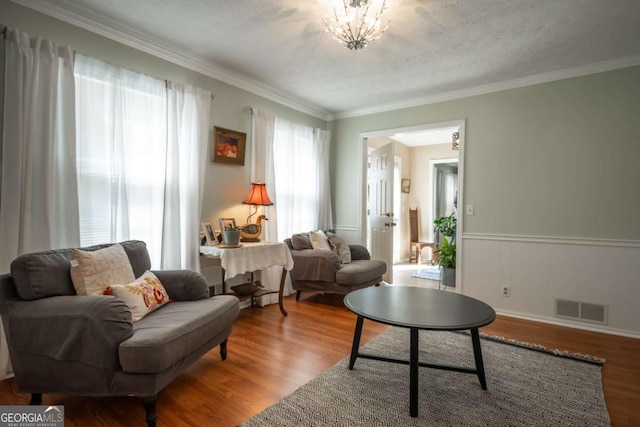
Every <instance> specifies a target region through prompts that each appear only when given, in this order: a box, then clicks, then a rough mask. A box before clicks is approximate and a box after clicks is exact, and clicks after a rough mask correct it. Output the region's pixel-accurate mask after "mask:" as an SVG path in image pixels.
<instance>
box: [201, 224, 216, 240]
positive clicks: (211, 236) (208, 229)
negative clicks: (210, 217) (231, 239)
mask: <svg viewBox="0 0 640 427" xmlns="http://www.w3.org/2000/svg"><path fill="white" fill-rule="evenodd" d="M200 225H201V226H202V231H203V232H204V237H205V239H206V243H207V246H215V245H217V244H218V239H216V233H215V231H214V229H213V227H212V226H211V223H210V222H202V223H200Z"/></svg>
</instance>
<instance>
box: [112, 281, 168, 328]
mask: <svg viewBox="0 0 640 427" xmlns="http://www.w3.org/2000/svg"><path fill="white" fill-rule="evenodd" d="M104 293H105V295H113V296H115V297H118V298H120V299H121V300H122V301H124V302H125V303H126V304H127V305H128V306H129V308H130V309H131V317H132V320H133V321H134V322H137V321H138V320H140V319H142V318H143V317H144V316H146V315H147V314H149V313H151V312H152V311H153V310H155V309H157V308H158V307H161V306H163V305H165V304H166V303H168V302H169V295H168V294H167V291H166V290H165V289H164V286H162V283H160V280H159V279H158V278H157V277H156V275H155V274H153V273H152V272H150V271H149V270H147V271H145V272H144V274H143V275H142V276H140V277H138V278H137V279H135V280H134V281H133V282H131V283H129V284H126V285H110V286H109V287H108V288H107V289H106V290H105V292H104Z"/></svg>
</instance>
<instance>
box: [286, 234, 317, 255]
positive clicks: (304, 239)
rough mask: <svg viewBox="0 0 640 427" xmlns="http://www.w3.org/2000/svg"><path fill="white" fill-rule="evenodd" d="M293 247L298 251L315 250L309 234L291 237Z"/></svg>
mask: <svg viewBox="0 0 640 427" xmlns="http://www.w3.org/2000/svg"><path fill="white" fill-rule="evenodd" d="M291 247H292V248H293V249H295V250H296V251H301V250H303V249H313V246H311V240H309V233H298V234H294V235H293V236H291Z"/></svg>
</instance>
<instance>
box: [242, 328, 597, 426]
mask: <svg viewBox="0 0 640 427" xmlns="http://www.w3.org/2000/svg"><path fill="white" fill-rule="evenodd" d="M365 327H366V325H365ZM419 335H420V361H421V362H430V363H440V364H448V365H455V366H466V367H471V368H474V367H475V365H474V359H473V349H472V346H471V339H470V337H469V335H468V334H464V333H456V332H433V331H420V334H419ZM481 343H482V344H481V345H482V354H483V358H484V363H485V374H486V377H487V387H488V389H487V390H486V391H483V390H482V389H481V388H480V384H479V382H478V377H477V376H476V375H471V374H464V373H460V372H451V371H443V370H435V369H429V368H419V375H420V378H419V413H418V417H417V418H412V417H410V416H409V367H408V366H407V365H399V364H395V363H387V362H379V361H375V360H367V359H358V360H357V361H356V363H355V367H354V370H352V371H350V370H349V369H348V362H349V360H348V357H347V358H345V359H343V360H342V361H340V362H339V363H338V364H336V365H335V366H333V367H332V368H330V369H329V370H327V371H326V372H324V373H322V374H321V375H320V376H318V377H316V378H315V379H313V380H311V381H310V382H309V383H307V384H306V385H304V386H302V387H300V388H299V389H298V390H296V391H295V392H293V393H292V394H290V395H289V396H287V397H286V398H284V399H283V400H281V401H280V402H278V403H276V404H275V405H273V406H271V407H269V408H267V409H265V410H264V411H263V412H261V413H260V414H258V415H256V416H255V417H253V418H251V419H249V420H247V421H245V422H244V423H243V424H241V426H243V427H256V426H257V427H267V426H269V427H272V426H482V427H484V426H563V427H566V426H590V427H595V426H610V420H609V414H608V412H607V408H606V405H605V401H604V396H603V392H602V365H601V363H602V362H603V361H602V360H599V359H597V358H591V357H588V356H582V357H583V359H586V361H583V360H577V359H574V358H573V357H572V356H571V355H568V354H566V353H563V352H560V353H559V354H557V355H554V354H552V353H549V352H547V351H545V350H544V349H543V348H542V347H540V346H530V347H532V348H531V349H529V348H524V347H522V346H519V345H508V344H509V343H507V342H500V341H496V340H491V339H487V338H486V337H483V338H482V340H481ZM511 344H514V343H511ZM363 350H366V352H367V353H371V354H376V355H384V356H387V357H394V358H402V359H406V360H408V359H409V330H408V329H402V328H393V327H391V328H389V329H388V330H387V331H385V332H384V333H382V334H381V335H380V336H378V337H377V338H375V339H374V340H372V341H371V342H370V343H369V344H367V345H366V346H365V347H364V349H363Z"/></svg>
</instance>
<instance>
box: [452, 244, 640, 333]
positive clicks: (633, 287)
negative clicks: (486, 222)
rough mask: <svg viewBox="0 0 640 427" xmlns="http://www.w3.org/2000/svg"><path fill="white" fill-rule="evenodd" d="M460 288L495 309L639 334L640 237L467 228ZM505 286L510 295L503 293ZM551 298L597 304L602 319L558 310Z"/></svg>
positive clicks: (563, 322)
mask: <svg viewBox="0 0 640 427" xmlns="http://www.w3.org/2000/svg"><path fill="white" fill-rule="evenodd" d="M462 238H463V242H462V243H463V244H462V252H461V255H462V265H461V267H462V271H461V272H462V275H461V277H460V278H459V280H458V286H459V289H458V291H459V292H462V293H463V294H465V295H468V296H471V297H473V298H478V299H480V300H482V301H484V302H486V303H487V304H489V305H491V306H492V307H494V309H495V310H496V311H497V312H500V313H504V314H507V315H509V314H511V315H515V316H519V317H525V318H530V319H537V320H542V321H549V322H552V323H557V324H563V325H566V326H572V327H579V328H585V329H590V330H596V331H598V330H599V331H603V332H609V333H616V334H621V335H627V336H633V337H640V310H639V309H638V307H640V242H637V241H624V240H591V239H575V238H554V237H551V238H549V237H530V236H507V235H488V234H470V233H465V234H464V235H463V236H462ZM502 286H510V294H511V295H510V296H509V297H503V296H501V291H502ZM556 298H560V299H566V300H571V301H579V302H582V303H591V304H602V305H606V306H607V309H608V316H607V317H608V319H607V324H606V325H600V324H594V323H588V322H583V321H572V320H566V319H564V318H558V317H555V300H556Z"/></svg>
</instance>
